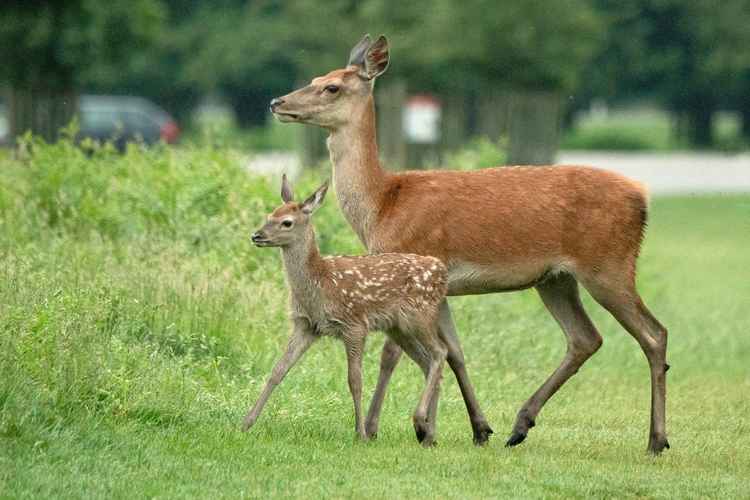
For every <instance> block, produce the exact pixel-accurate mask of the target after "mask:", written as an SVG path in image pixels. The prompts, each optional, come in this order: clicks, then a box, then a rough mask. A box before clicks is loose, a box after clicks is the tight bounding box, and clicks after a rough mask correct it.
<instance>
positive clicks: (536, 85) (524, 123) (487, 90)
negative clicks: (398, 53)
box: [416, 0, 603, 164]
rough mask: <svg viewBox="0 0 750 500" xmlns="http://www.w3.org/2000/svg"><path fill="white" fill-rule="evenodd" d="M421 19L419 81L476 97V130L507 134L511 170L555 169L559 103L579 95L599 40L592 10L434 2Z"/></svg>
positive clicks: (581, 4)
mask: <svg viewBox="0 0 750 500" xmlns="http://www.w3.org/2000/svg"><path fill="white" fill-rule="evenodd" d="M425 12H426V17H427V21H426V22H425V23H423V24H422V25H420V28H419V30H418V31H417V37H419V42H418V43H417V44H416V45H418V46H420V47H421V50H420V54H421V56H422V57H423V58H424V59H425V63H426V64H427V65H430V66H431V67H432V68H433V70H432V71H426V72H422V74H423V75H424V77H426V78H429V79H430V80H431V81H432V82H433V85H436V86H438V87H442V88H444V89H446V90H448V91H449V92H452V93H463V94H469V95H476V96H477V97H476V102H477V103H478V113H477V119H478V122H479V124H480V125H482V124H484V125H482V126H485V127H487V128H488V131H490V132H491V133H496V132H492V131H496V130H499V129H503V128H505V127H508V129H509V136H510V154H509V161H510V162H511V163H516V164H524V163H531V164H537V163H548V162H551V161H553V159H554V154H555V152H556V148H557V140H558V124H559V120H560V114H561V107H562V101H561V96H562V94H563V93H567V92H570V91H571V90H573V89H574V88H575V87H576V85H577V84H578V78H579V75H580V68H581V67H582V66H583V65H585V64H586V63H587V62H588V60H589V59H590V57H592V55H593V54H594V52H595V50H596V49H597V47H598V44H599V43H600V41H601V39H602V36H603V26H602V23H601V22H600V19H599V16H598V15H597V13H596V12H595V11H594V10H593V8H592V7H591V5H590V2H589V1H588V0H561V1H557V2H543V1H539V0H533V1H522V0H509V1H506V2H503V3H502V4H501V5H500V4H497V3H496V2H493V1H490V0H464V1H463V2H460V3H457V2H453V1H451V0H436V1H435V2H432V3H431V5H430V7H429V8H427V9H426V11H425ZM498 89H502V90H503V91H504V94H505V97H504V98H502V99H499V98H498V95H497V93H498ZM487 115H490V116H487ZM503 117H507V118H503ZM502 120H508V121H509V123H507V124H503V123H502ZM493 139H496V137H493Z"/></svg>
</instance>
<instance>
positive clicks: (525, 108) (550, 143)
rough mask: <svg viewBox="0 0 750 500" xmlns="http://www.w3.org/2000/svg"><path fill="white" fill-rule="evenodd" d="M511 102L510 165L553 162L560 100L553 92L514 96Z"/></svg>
mask: <svg viewBox="0 0 750 500" xmlns="http://www.w3.org/2000/svg"><path fill="white" fill-rule="evenodd" d="M510 99H511V102H510V123H509V129H510V130H509V131H510V144H509V151H508V163H509V164H510V165H549V164H551V163H553V162H554V161H555V155H556V154H557V145H558V139H559V129H560V110H561V106H560V104H561V103H560V96H559V95H558V94H557V93H555V92H514V93H513V94H512V95H511V97H510Z"/></svg>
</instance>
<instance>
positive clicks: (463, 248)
mask: <svg viewBox="0 0 750 500" xmlns="http://www.w3.org/2000/svg"><path fill="white" fill-rule="evenodd" d="M646 209H647V200H646V194H645V191H644V189H643V187H642V186H641V185H640V184H638V183H636V182H634V181H631V180H629V179H627V178H625V177H623V176H620V175H618V174H615V173H612V172H608V171H605V170H598V169H593V168H588V167H575V166H556V167H500V168H492V169H483V170H476V171H468V172H462V171H417V172H405V173H399V174H392V175H389V176H388V177H387V178H386V182H385V186H384V189H383V194H382V202H381V204H380V210H379V213H378V217H377V220H376V223H375V225H374V228H373V231H372V233H371V235H370V238H368V240H369V243H370V250H371V251H373V252H378V251H399V252H413V253H416V254H424V255H434V256H436V257H438V258H440V259H441V260H442V261H443V262H445V263H446V265H447V266H448V268H449V270H450V275H449V280H450V286H449V288H450V290H449V294H464V293H484V292H491V291H499V290H508V289H517V288H524V287H526V286H531V285H533V284H534V283H535V282H537V281H538V280H539V279H541V278H542V277H543V276H544V275H545V273H547V272H550V271H556V270H560V269H568V270H571V271H575V269H576V268H587V269H590V268H596V267H597V266H605V265H606V264H607V262H608V261H610V260H612V261H617V260H620V261H622V260H633V262H634V259H635V257H636V256H637V253H638V248H639V246H640V241H641V238H642V230H643V226H644V224H645V217H646Z"/></svg>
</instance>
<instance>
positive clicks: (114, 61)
mask: <svg viewBox="0 0 750 500" xmlns="http://www.w3.org/2000/svg"><path fill="white" fill-rule="evenodd" d="M163 17H164V12H163V6H162V4H161V2H160V1H159V0H134V1H127V2H123V1H114V2H109V3H108V4H107V8H106V9H103V8H102V7H101V3H100V2H97V1H94V0H74V1H67V2H55V1H36V2H26V1H23V0H20V1H19V0H12V1H10V2H5V4H4V5H3V8H2V9H0V47H3V58H2V59H3V64H2V65H0V81H7V82H10V83H11V84H13V85H16V86H21V87H24V86H30V87H42V88H62V89H67V88H69V87H70V86H72V85H74V84H80V83H81V82H84V81H88V80H90V79H102V80H107V79H109V80H111V79H113V78H116V77H117V75H118V72H119V71H120V70H121V66H122V63H123V61H125V60H127V59H128V56H129V55H130V53H131V52H132V47H134V46H135V47H139V46H143V45H147V44H148V43H150V42H151V41H153V40H154V38H155V35H156V34H157V33H158V30H159V29H160V28H161V25H162V22H163Z"/></svg>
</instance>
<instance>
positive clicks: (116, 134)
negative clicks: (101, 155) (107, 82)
mask: <svg viewBox="0 0 750 500" xmlns="http://www.w3.org/2000/svg"><path fill="white" fill-rule="evenodd" d="M79 107H80V121H81V130H80V133H79V137H80V138H81V139H82V138H85V137H90V138H92V139H95V140H98V141H107V140H111V141H113V142H114V144H115V146H116V147H117V148H118V149H120V150H122V149H125V144H127V143H128V142H132V141H142V142H143V143H145V144H154V143H156V142H159V141H160V140H163V141H164V142H166V143H168V144H173V143H175V142H177V138H178V137H179V135H180V129H179V127H178V126H177V123H176V122H175V121H174V119H173V118H172V117H171V116H169V114H168V113H167V112H166V111H164V110H163V109H161V108H160V107H158V106H157V105H155V104H154V103H152V102H151V101H149V100H147V99H144V98H142V97H129V96H108V95H82V96H81V97H80V102H79Z"/></svg>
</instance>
